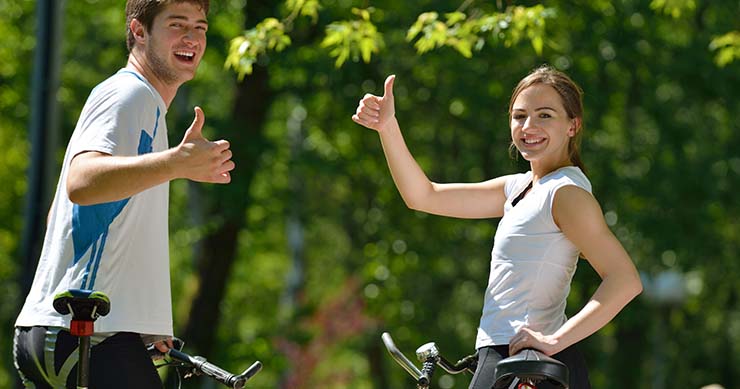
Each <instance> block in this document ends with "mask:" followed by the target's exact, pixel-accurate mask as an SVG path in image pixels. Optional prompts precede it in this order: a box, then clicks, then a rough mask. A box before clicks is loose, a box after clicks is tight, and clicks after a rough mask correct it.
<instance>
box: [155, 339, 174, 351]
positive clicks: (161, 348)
mask: <svg viewBox="0 0 740 389" xmlns="http://www.w3.org/2000/svg"><path fill="white" fill-rule="evenodd" d="M170 343H172V341H170ZM154 347H156V348H157V350H159V351H161V352H163V353H166V352H167V351H169V349H170V348H172V345H171V344H170V347H167V344H165V342H163V341H159V342H157V343H154Z"/></svg>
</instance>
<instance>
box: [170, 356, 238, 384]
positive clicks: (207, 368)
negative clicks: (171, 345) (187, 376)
mask: <svg viewBox="0 0 740 389" xmlns="http://www.w3.org/2000/svg"><path fill="white" fill-rule="evenodd" d="M168 353H169V354H170V356H171V357H172V358H174V359H178V360H182V361H187V362H188V363H190V364H192V365H193V367H194V368H195V370H196V371H197V372H198V373H202V374H204V375H206V376H208V377H211V378H213V379H215V380H216V381H218V382H220V383H222V384H224V385H226V386H228V387H230V388H234V389H242V388H243V387H244V383H245V382H246V381H247V380H246V379H245V378H243V377H240V376H235V375H234V374H231V373H229V372H228V371H226V370H224V369H222V368H220V367H218V366H216V365H214V364H212V363H210V362H208V361H207V360H206V359H205V358H203V357H199V356H195V357H192V356H190V355H188V354H185V353H183V352H181V351H178V350H175V349H170V351H169V352H168Z"/></svg>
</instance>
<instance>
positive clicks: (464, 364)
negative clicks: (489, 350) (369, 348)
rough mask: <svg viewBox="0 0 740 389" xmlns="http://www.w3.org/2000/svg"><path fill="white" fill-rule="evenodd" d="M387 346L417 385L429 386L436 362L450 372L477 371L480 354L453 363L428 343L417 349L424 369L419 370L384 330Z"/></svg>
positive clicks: (384, 340)
mask: <svg viewBox="0 0 740 389" xmlns="http://www.w3.org/2000/svg"><path fill="white" fill-rule="evenodd" d="M381 338H382V339H383V343H384V344H385V348H386V349H388V352H389V353H390V354H391V356H392V357H393V359H394V360H395V361H396V362H397V363H398V364H399V365H400V366H401V367H402V368H403V369H404V370H406V372H408V373H409V374H410V375H411V377H413V378H414V379H415V380H416V383H417V387H419V388H427V387H429V384H430V381H431V378H432V374H433V373H434V366H435V364H436V365H438V366H440V367H441V368H442V369H444V370H445V371H446V372H448V373H450V374H459V373H462V372H465V371H467V372H469V373H475V368H476V365H477V363H478V355H477V354H473V355H468V356H466V357H465V358H463V359H461V360H459V361H457V363H455V364H452V363H450V362H449V361H448V360H447V359H445V358H444V357H443V356H441V355H440V353H439V350H438V349H437V346H436V345H435V344H434V343H431V342H430V343H427V344H424V345H422V346H421V347H419V348H418V349H417V350H416V355H417V357H418V358H419V360H421V361H422V369H421V370H419V369H418V368H417V367H416V366H415V365H414V364H413V363H412V362H411V361H410V360H409V359H408V358H406V356H405V355H403V353H402V352H401V351H400V350H399V349H398V347H396V344H395V343H394V342H393V338H392V337H391V334H389V333H387V332H384V333H383V335H382V336H381Z"/></svg>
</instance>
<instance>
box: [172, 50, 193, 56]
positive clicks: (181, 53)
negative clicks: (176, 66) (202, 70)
mask: <svg viewBox="0 0 740 389" xmlns="http://www.w3.org/2000/svg"><path fill="white" fill-rule="evenodd" d="M175 55H179V56H182V57H188V58H192V57H194V56H195V53H189V52H186V51H176V52H175Z"/></svg>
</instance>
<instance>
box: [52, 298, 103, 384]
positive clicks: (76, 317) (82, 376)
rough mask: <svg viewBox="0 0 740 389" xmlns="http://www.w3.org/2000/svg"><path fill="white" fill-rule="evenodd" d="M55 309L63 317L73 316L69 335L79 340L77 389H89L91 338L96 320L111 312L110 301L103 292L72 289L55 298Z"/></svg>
mask: <svg viewBox="0 0 740 389" xmlns="http://www.w3.org/2000/svg"><path fill="white" fill-rule="evenodd" d="M54 309H55V310H56V311H57V312H59V313H61V314H62V315H67V314H70V313H71V314H72V321H71V322H70V324H69V333H70V334H72V335H73V336H76V337H77V338H78V340H79V360H78V362H77V387H78V388H87V387H88V383H89V379H90V337H91V336H92V334H93V333H94V332H95V324H94V323H95V320H97V318H98V317H100V316H105V315H107V314H108V312H110V300H109V299H108V296H106V295H105V294H103V293H102V292H96V291H92V290H83V289H70V290H68V291H66V292H62V293H59V294H57V295H56V296H54Z"/></svg>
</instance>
